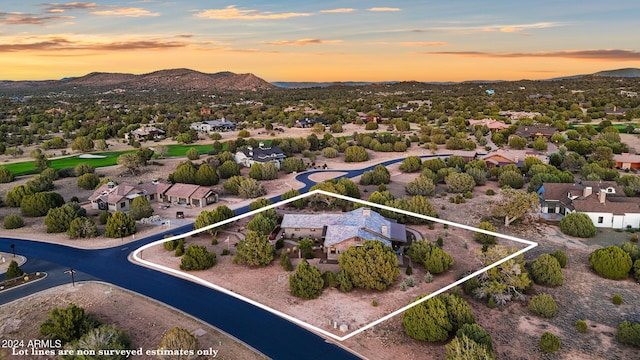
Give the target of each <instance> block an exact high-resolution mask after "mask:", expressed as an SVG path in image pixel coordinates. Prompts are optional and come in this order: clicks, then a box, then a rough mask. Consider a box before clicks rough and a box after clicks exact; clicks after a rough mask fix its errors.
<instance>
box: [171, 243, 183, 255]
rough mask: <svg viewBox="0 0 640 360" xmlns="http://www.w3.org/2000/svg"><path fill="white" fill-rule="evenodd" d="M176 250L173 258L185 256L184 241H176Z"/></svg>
mask: <svg viewBox="0 0 640 360" xmlns="http://www.w3.org/2000/svg"><path fill="white" fill-rule="evenodd" d="M175 249H176V251H175V252H174V253H173V256H175V257H180V256H182V255H184V239H178V241H176V246H175Z"/></svg>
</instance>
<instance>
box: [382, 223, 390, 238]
mask: <svg viewBox="0 0 640 360" xmlns="http://www.w3.org/2000/svg"><path fill="white" fill-rule="evenodd" d="M382 235H384V236H389V228H387V225H382Z"/></svg>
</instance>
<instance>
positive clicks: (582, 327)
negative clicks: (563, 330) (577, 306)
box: [576, 320, 588, 333]
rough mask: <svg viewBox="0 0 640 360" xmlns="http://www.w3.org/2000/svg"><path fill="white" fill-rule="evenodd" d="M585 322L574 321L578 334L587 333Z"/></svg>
mask: <svg viewBox="0 0 640 360" xmlns="http://www.w3.org/2000/svg"><path fill="white" fill-rule="evenodd" d="M587 328H588V327H587V322H586V321H584V320H578V321H576V331H577V332H579V333H586V332H587Z"/></svg>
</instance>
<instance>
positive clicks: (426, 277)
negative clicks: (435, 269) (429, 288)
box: [424, 271, 433, 283]
mask: <svg viewBox="0 0 640 360" xmlns="http://www.w3.org/2000/svg"><path fill="white" fill-rule="evenodd" d="M424 282H426V283H430V282H433V274H431V273H430V272H428V271H427V273H426V274H424Z"/></svg>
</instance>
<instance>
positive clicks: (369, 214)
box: [280, 208, 407, 260]
mask: <svg viewBox="0 0 640 360" xmlns="http://www.w3.org/2000/svg"><path fill="white" fill-rule="evenodd" d="M280 227H281V228H282V230H283V233H284V234H285V235H284V236H285V237H287V236H293V237H295V238H304V237H306V238H310V239H317V240H319V241H320V242H322V245H323V246H324V251H325V252H326V253H327V259H328V260H336V259H337V258H338V256H339V255H340V253H343V252H345V251H347V250H348V249H349V248H350V247H352V246H361V245H362V244H363V243H364V240H378V241H382V242H383V243H384V244H385V245H387V246H394V247H397V246H402V245H406V243H407V233H406V228H405V226H404V225H402V224H398V223H397V222H395V221H393V220H389V219H387V218H385V217H383V216H382V215H380V214H378V213H377V212H375V211H373V210H371V209H369V208H358V209H355V210H352V211H349V212H347V213H339V214H327V213H320V214H284V217H283V219H282V224H281V225H280Z"/></svg>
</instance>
